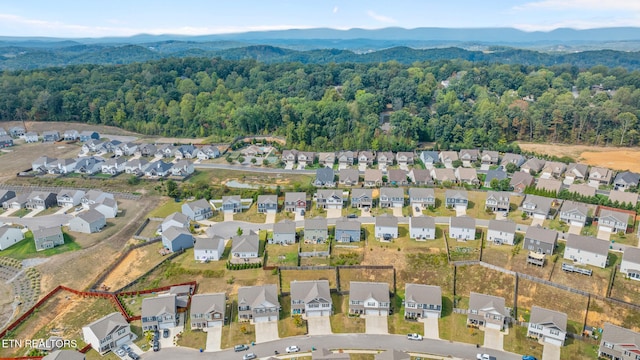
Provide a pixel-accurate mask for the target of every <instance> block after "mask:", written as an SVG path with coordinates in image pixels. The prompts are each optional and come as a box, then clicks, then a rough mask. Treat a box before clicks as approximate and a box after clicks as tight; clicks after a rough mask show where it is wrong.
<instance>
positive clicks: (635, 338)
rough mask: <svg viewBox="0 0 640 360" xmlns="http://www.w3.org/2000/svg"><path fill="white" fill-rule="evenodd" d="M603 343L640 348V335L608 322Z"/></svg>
mask: <svg viewBox="0 0 640 360" xmlns="http://www.w3.org/2000/svg"><path fill="white" fill-rule="evenodd" d="M602 341H603V342H605V341H606V342H608V343H612V344H629V345H631V346H635V347H640V333H637V332H635V331H631V330H629V329H625V328H623V327H621V326H618V325H613V324H611V323H608V322H606V323H604V328H603V330H602Z"/></svg>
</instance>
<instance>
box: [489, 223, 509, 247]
mask: <svg viewBox="0 0 640 360" xmlns="http://www.w3.org/2000/svg"><path fill="white" fill-rule="evenodd" d="M515 237H516V223H515V222H513V221H511V220H489V227H488V229H487V241H490V242H492V243H494V244H497V245H502V244H507V245H515Z"/></svg>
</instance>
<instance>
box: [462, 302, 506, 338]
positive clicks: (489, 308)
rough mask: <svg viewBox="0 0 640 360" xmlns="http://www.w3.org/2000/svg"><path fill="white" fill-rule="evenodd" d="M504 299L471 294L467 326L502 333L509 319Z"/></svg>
mask: <svg viewBox="0 0 640 360" xmlns="http://www.w3.org/2000/svg"><path fill="white" fill-rule="evenodd" d="M504 303H505V302H504V298H501V297H497V296H492V295H485V294H479V293H475V292H471V294H470V295H469V312H468V313H467V324H468V325H473V326H478V327H479V328H480V329H483V328H490V329H495V330H500V331H502V330H503V329H504V326H505V324H506V322H507V318H508V317H509V313H508V312H507V309H506V307H505V305H504Z"/></svg>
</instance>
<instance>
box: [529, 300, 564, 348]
mask: <svg viewBox="0 0 640 360" xmlns="http://www.w3.org/2000/svg"><path fill="white" fill-rule="evenodd" d="M566 336H567V314H565V313H562V312H559V311H554V310H549V309H545V308H541V307H539V306H535V305H534V306H532V307H531V318H530V320H529V326H527V337H530V338H535V339H538V340H539V341H540V342H542V343H543V344H551V345H556V346H562V345H564V340H565V337H566Z"/></svg>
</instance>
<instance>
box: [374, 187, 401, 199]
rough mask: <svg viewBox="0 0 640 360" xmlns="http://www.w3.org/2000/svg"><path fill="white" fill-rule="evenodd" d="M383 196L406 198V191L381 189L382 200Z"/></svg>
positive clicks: (388, 188)
mask: <svg viewBox="0 0 640 360" xmlns="http://www.w3.org/2000/svg"><path fill="white" fill-rule="evenodd" d="M383 196H386V197H390V198H404V189H403V188H390V187H383V188H380V198H382V197H383Z"/></svg>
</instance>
